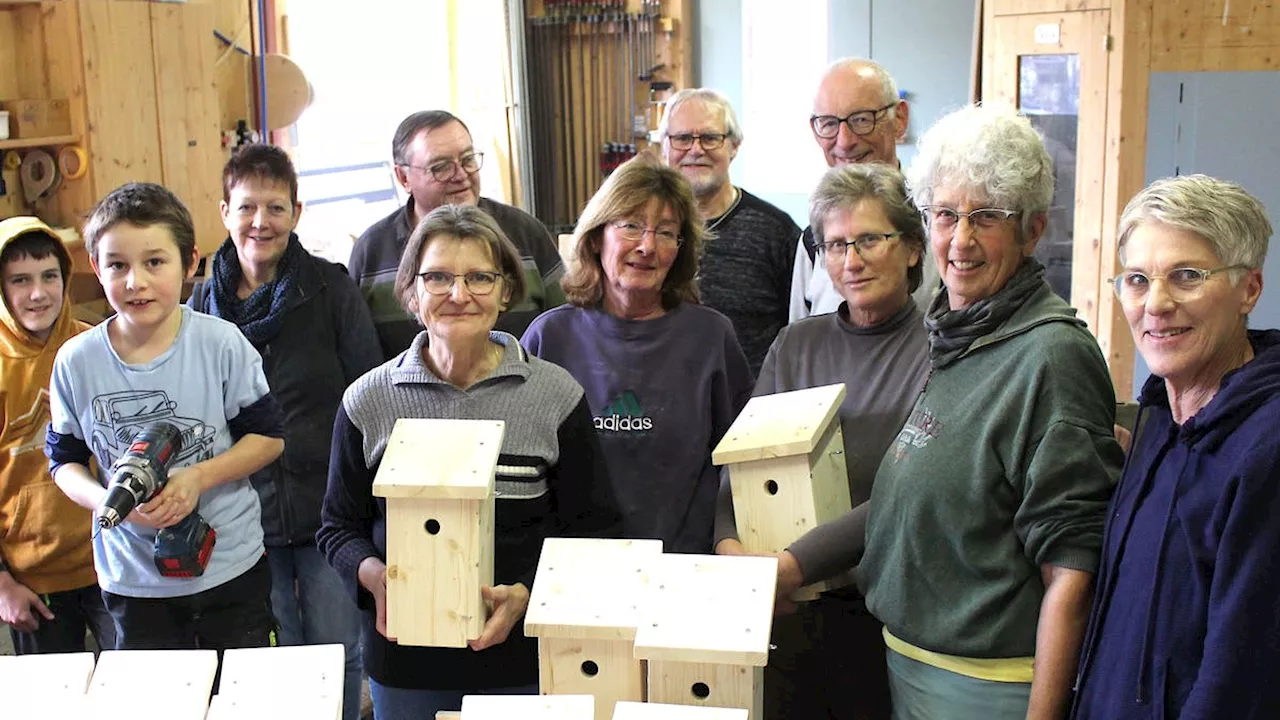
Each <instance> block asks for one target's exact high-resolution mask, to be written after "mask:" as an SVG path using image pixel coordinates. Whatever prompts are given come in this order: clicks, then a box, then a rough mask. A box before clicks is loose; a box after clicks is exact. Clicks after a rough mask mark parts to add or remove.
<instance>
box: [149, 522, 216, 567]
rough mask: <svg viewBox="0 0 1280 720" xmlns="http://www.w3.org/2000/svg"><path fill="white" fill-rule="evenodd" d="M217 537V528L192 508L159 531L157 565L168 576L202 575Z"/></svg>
mask: <svg viewBox="0 0 1280 720" xmlns="http://www.w3.org/2000/svg"><path fill="white" fill-rule="evenodd" d="M217 540H218V533H217V531H216V530H214V529H213V527H212V526H210V525H209V523H207V522H205V520H204V518H202V517H200V515H199V514H198V513H194V512H193V513H191V514H190V515H188V516H187V517H185V518H183V520H182V522H180V523H178V524H177V525H171V526H169V527H167V528H163V529H162V530H160V531H159V532H158V533H156V543H155V562H156V569H157V570H159V571H160V574H161V575H163V576H165V577H176V578H192V577H200V576H201V575H203V574H204V569H205V568H206V567H209V558H210V557H212V556H213V546H214V544H215V543H216V542H217Z"/></svg>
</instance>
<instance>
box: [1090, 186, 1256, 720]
mask: <svg viewBox="0 0 1280 720" xmlns="http://www.w3.org/2000/svg"><path fill="white" fill-rule="evenodd" d="M1270 236H1271V223H1270V222H1269V221H1268V220H1267V216H1266V212H1265V210H1264V209H1263V207H1262V204H1261V203H1259V202H1258V200H1257V199H1256V198H1254V197H1253V196H1252V195H1250V194H1249V193H1248V192H1246V191H1245V190H1244V188H1241V187H1240V186H1238V185H1234V184H1232V183H1228V182H1224V181H1221V180H1216V179H1214V178H1210V177H1206V176H1204V175H1188V176H1183V177H1177V178H1168V179H1165V180H1159V181H1156V182H1155V183H1153V184H1152V185H1151V186H1150V187H1148V188H1146V189H1145V190H1143V191H1142V192H1140V193H1138V195H1137V196H1135V197H1134V198H1133V199H1132V200H1131V201H1129V205H1128V207H1127V208H1125V211H1124V214H1123V216H1122V217H1121V219H1120V231H1119V247H1120V262H1121V264H1122V265H1123V268H1124V269H1123V272H1121V273H1120V275H1118V276H1117V277H1116V278H1115V287H1116V294H1117V295H1118V296H1119V297H1120V305H1121V307H1122V308H1123V310H1124V315H1125V319H1126V320H1128V322H1129V328H1130V330H1132V332H1133V340H1134V344H1135V345H1136V346H1137V348H1138V352H1140V353H1142V357H1143V359H1144V360H1145V361H1146V363H1147V366H1148V367H1150V368H1151V372H1152V376H1151V377H1150V378H1149V379H1148V380H1147V382H1146V384H1145V385H1144V386H1143V388H1142V392H1141V395H1140V398H1139V402H1140V406H1139V415H1138V420H1137V431H1136V433H1135V435H1134V437H1133V441H1132V445H1131V449H1130V451H1129V457H1128V461H1127V463H1126V464H1125V470H1124V475H1123V477H1121V479H1120V486H1119V487H1118V488H1117V490H1116V495H1115V497H1114V498H1113V499H1112V501H1111V508H1110V510H1111V512H1110V513H1108V515H1107V530H1106V534H1105V537H1106V544H1105V546H1104V547H1103V553H1102V565H1101V567H1100V569H1099V572H1098V578H1099V580H1098V593H1097V597H1096V599H1095V601H1094V605H1093V615H1092V617H1091V619H1090V621H1089V632H1088V634H1087V635H1086V640H1085V645H1084V657H1083V659H1082V661H1081V664H1080V683H1079V688H1078V692H1077V699H1076V707H1075V711H1074V713H1073V714H1072V717H1074V718H1079V719H1081V720H1108V719H1111V718H1132V717H1156V718H1182V720H1191V719H1192V718H1258V719H1261V718H1275V717H1280V683H1277V682H1275V668H1276V667H1277V666H1278V665H1280V634H1278V633H1280V600H1278V598H1280V565H1277V560H1276V558H1277V557H1280V523H1278V522H1277V520H1276V519H1277V517H1280V433H1277V432H1276V428H1277V426H1280V332H1277V331H1275V330H1249V329H1248V327H1247V323H1248V316H1249V313H1250V312H1251V311H1252V310H1253V308H1254V306H1255V305H1256V304H1257V302H1258V298H1259V296H1260V295H1261V294H1262V265H1263V262H1264V261H1265V260H1266V255H1267V243H1268V239H1269V238H1270Z"/></svg>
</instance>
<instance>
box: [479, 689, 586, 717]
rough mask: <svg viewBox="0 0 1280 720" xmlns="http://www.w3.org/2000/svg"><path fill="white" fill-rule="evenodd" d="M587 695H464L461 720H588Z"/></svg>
mask: <svg viewBox="0 0 1280 720" xmlns="http://www.w3.org/2000/svg"><path fill="white" fill-rule="evenodd" d="M594 713H595V703H594V702H593V701H592V699H591V696H590V695H467V696H465V697H463V698H462V720H514V719H515V718H519V719H520V720H591V719H592V718H593V717H594V716H595V715H594Z"/></svg>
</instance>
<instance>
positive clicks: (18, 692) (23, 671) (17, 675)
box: [0, 652, 94, 702]
mask: <svg viewBox="0 0 1280 720" xmlns="http://www.w3.org/2000/svg"><path fill="white" fill-rule="evenodd" d="M93 662H94V661H93V653H90V652H83V653H59V654H51V655H5V656H0V697H3V698H5V701H6V702H7V701H9V700H13V701H14V702H18V701H19V700H22V699H26V700H35V701H40V700H45V699H48V698H49V697H51V696H54V695H83V694H84V693H85V690H87V689H88V688H89V679H90V678H91V677H92V676H93Z"/></svg>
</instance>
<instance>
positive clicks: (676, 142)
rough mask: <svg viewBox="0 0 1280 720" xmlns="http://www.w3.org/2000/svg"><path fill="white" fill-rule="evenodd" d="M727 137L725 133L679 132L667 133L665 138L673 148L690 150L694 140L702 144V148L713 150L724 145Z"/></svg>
mask: <svg viewBox="0 0 1280 720" xmlns="http://www.w3.org/2000/svg"><path fill="white" fill-rule="evenodd" d="M728 137H729V136H728V135H726V134H725V133H680V134H679V135H668V136H667V140H668V141H669V142H670V143H671V147H672V148H673V149H675V150H690V149H692V148H693V143H694V141H695V140H696V141H697V142H698V143H700V144H701V145H702V149H703V150H715V149H717V148H719V147H720V146H721V145H724V141H725V139H726V138H728Z"/></svg>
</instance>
